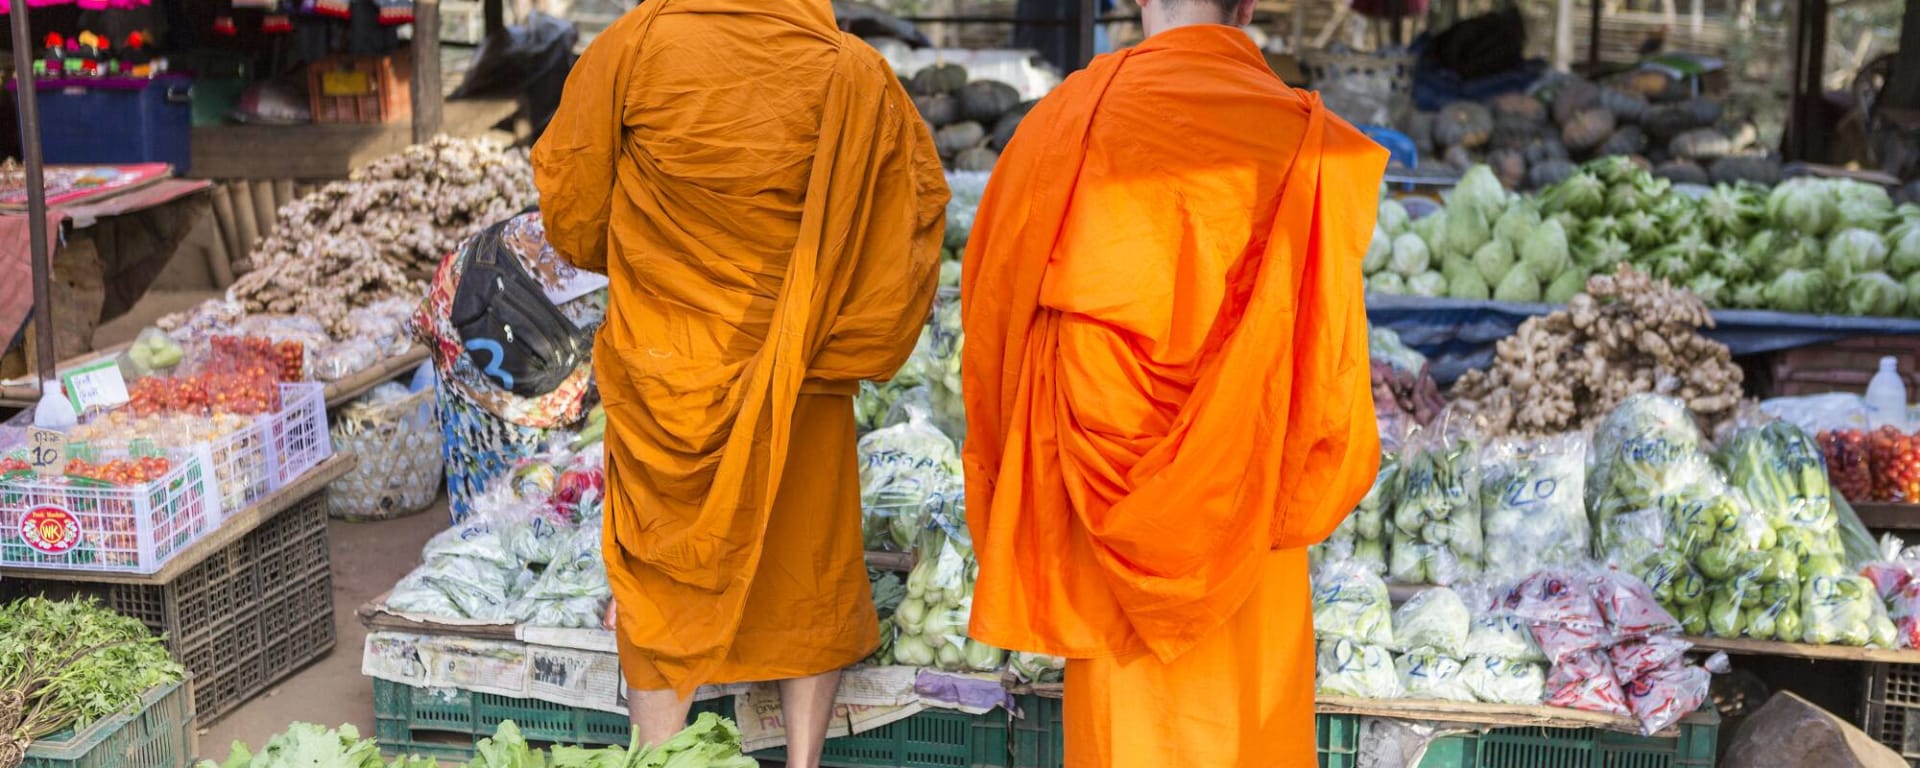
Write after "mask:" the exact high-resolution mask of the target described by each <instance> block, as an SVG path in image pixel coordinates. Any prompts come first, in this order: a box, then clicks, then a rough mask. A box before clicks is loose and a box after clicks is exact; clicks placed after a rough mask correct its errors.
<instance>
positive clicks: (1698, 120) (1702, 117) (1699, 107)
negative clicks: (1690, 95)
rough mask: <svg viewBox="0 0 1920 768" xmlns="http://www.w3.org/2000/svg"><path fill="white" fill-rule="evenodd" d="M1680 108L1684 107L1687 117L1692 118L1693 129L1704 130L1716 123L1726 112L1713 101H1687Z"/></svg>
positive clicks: (1718, 103)
mask: <svg viewBox="0 0 1920 768" xmlns="http://www.w3.org/2000/svg"><path fill="white" fill-rule="evenodd" d="M1680 106H1681V107H1684V108H1685V109H1686V110H1687V115H1688V116H1689V117H1691V118H1693V126H1694V127H1695V128H1705V127H1707V126H1709V125H1713V124H1714V123H1718V122H1720V116H1721V115H1722V114H1725V113H1726V110H1725V109H1724V108H1722V107H1721V106H1720V102H1717V101H1714V100H1713V99H1688V100H1686V101H1685V102H1682V103H1681V105H1680Z"/></svg>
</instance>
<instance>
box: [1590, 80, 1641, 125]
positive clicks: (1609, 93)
mask: <svg viewBox="0 0 1920 768" xmlns="http://www.w3.org/2000/svg"><path fill="white" fill-rule="evenodd" d="M1600 108H1601V109H1604V110H1606V111H1608V112H1612V113H1613V121H1614V122H1616V123H1637V122H1640V118H1642V117H1644V116H1646V114H1647V97H1645V96H1641V95H1640V94H1637V93H1632V92H1630V91H1623V90H1620V89H1618V88H1602V89H1600Z"/></svg>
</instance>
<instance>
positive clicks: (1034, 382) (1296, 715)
mask: <svg viewBox="0 0 1920 768" xmlns="http://www.w3.org/2000/svg"><path fill="white" fill-rule="evenodd" d="M1385 164H1386V152H1385V151H1384V150H1382V149H1380V148H1379V147H1378V146H1376V145H1374V144H1373V143H1372V142H1371V141H1368V140H1367V139H1366V138H1365V137H1364V136H1363V135H1362V134H1361V133H1360V132H1359V131H1357V130H1356V129H1354V128H1353V127H1352V126H1350V125H1348V124H1346V123H1344V122H1342V121H1340V120H1339V118H1337V117H1334V116H1333V115H1332V114H1331V113H1330V112H1328V111H1327V109H1326V108H1325V107H1323V106H1322V105H1321V104H1320V101H1319V98H1318V97H1317V96H1315V95H1314V94H1311V93H1307V92H1303V91H1295V90H1293V89H1290V88H1288V87H1286V86H1285V85H1283V84H1282V83H1281V82H1280V80H1279V79H1278V78H1277V77H1275V76H1274V74H1273V72H1272V71H1271V70H1270V69H1268V67H1267V65H1266V63H1265V61H1264V59H1263V57H1262V56H1261V54H1260V52H1259V51H1258V50H1257V49H1256V48H1255V47H1254V46H1253V44H1252V43H1251V42H1250V41H1249V40H1248V39H1247V37H1246V35H1245V34H1243V33H1241V32H1240V31H1238V30H1235V29H1230V28H1227V27H1214V26H1207V27H1186V28H1179V29H1175V30H1171V31H1168V32H1165V33H1162V34H1159V35H1156V36H1154V37H1152V38H1150V39H1148V40H1147V41H1146V42H1144V43H1142V44H1141V45H1139V46H1138V47H1136V48H1133V49H1131V50H1127V51H1122V52H1120V53H1116V54H1112V55H1109V56H1105V57H1102V58H1100V59H1096V60H1095V61H1094V63H1093V64H1092V65H1091V66H1090V67H1089V68H1088V69H1087V70H1085V71H1083V72H1080V73H1078V74H1076V75H1074V76H1073V77H1071V78H1069V79H1068V80H1067V82H1066V83H1065V84H1063V85H1062V86H1061V87H1060V88H1059V89H1058V90H1056V91H1054V92H1053V93H1052V94H1051V95H1049V96H1048V97H1047V98H1046V99H1045V100H1043V101H1042V102H1041V103H1040V104H1039V105H1038V106H1037V107H1035V109H1034V110H1033V112H1032V113H1031V114H1029V115H1028V117H1027V118H1026V121H1025V122H1023V123H1022V125H1021V129H1020V132H1019V135H1018V136H1017V137H1016V138H1015V139H1014V140H1013V142H1012V144H1011V145H1010V146H1009V147H1008V148H1007V151H1006V153H1005V154H1004V155H1003V156H1002V157H1001V158H1000V161H999V163H998V165H996V167H995V169H994V175H993V179H992V182H991V183H990V185H989V186H988V189H987V193H986V196H985V198H984V199H983V200H982V202H981V206H980V211H979V214H978V216H977V218H976V219H975V222H974V228H973V232H972V238H971V242H970V243H969V248H968V251H967V254H966V258H965V259H964V260H963V262H962V264H963V270H964V274H963V277H962V287H961V297H962V300H963V302H964V307H963V316H962V320H963V323H964V326H965V331H966V347H965V349H964V351H963V353H962V354H963V360H962V364H963V376H964V383H965V399H966V409H967V445H966V448H965V459H966V471H967V503H968V517H969V522H970V524H971V526H972V529H973V535H974V543H975V547H976V551H977V552H978V556H979V561H980V575H979V581H978V583H977V585H976V587H975V593H974V603H973V619H972V631H973V636H974V637H975V638H977V639H979V640H981V641H983V642H987V643H991V644H993V645H997V646H1001V647H1006V648H1013V649H1020V650H1028V651H1038V652H1045V653H1051V654H1055V655H1059V656H1064V657H1067V658H1068V659H1069V660H1070V661H1069V666H1068V672H1067V686H1068V687H1067V702H1066V707H1067V709H1066V717H1067V720H1066V725H1067V728H1068V737H1067V745H1066V746H1067V753H1066V756H1067V762H1068V765H1072V766H1110V765H1111V766H1174V765H1179V766H1208V767H1212V766H1311V765H1313V764H1314V760H1315V758H1314V739H1313V731H1312V729H1313V714H1312V713H1313V660H1314V648H1313V629H1312V613H1311V610H1310V609H1309V606H1308V586H1307V573H1306V553H1305V549H1304V548H1305V547H1306V546H1308V545H1309V544H1312V543H1315V542H1317V541H1319V540H1321V539H1323V538H1325V536H1326V535H1327V534H1328V533H1329V532H1331V531H1332V529H1333V528H1334V527H1335V526H1336V525H1337V524H1338V523H1339V521H1340V520H1341V518H1342V517H1344V516H1345V515H1346V513H1347V512H1348V511H1350V510H1351V509H1352V508H1353V506H1354V505H1355V504H1356V503H1357V502H1358V501H1359V499H1360V498H1361V496H1362V495H1364V494H1365V492H1366V490H1367V487H1368V486H1369V484H1370V483H1371V481H1372V478H1373V476H1374V473H1375V471H1376V470H1377V468H1378V466H1377V465H1378V460H1379V458H1378V453H1379V438H1378V435H1377V434H1376V433H1375V427H1374V410H1373V400H1372V394H1371V390H1370V386H1369V367H1368V365H1367V335H1366V330H1367V328H1366V315H1365V307H1364V306H1363V304H1362V298H1361V294H1362V288H1361V272H1360V260H1361V257H1362V255H1363V254H1364V252H1365V250H1366V246H1367V243H1368V240H1369V238H1370V235H1371V233H1372V229H1373V223H1374V215H1375V211H1376V205H1375V196H1376V194H1377V190H1378V188H1379V184H1380V178H1381V173H1382V172H1383V169H1384V167H1385Z"/></svg>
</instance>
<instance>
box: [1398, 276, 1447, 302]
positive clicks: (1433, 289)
mask: <svg viewBox="0 0 1920 768" xmlns="http://www.w3.org/2000/svg"><path fill="white" fill-rule="evenodd" d="M1407 293H1411V294H1413V295H1415V296H1425V297H1427V298H1438V297H1440V296H1445V295H1446V294H1447V279H1446V278H1445V277H1442V276H1441V275H1440V273H1438V272H1422V273H1420V274H1417V275H1414V276H1413V277H1412V278H1411V279H1409V280H1407Z"/></svg>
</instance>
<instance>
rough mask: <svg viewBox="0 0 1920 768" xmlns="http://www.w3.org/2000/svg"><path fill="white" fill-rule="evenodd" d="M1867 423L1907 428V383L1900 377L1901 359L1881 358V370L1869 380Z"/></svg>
mask: <svg viewBox="0 0 1920 768" xmlns="http://www.w3.org/2000/svg"><path fill="white" fill-rule="evenodd" d="M1866 400H1867V423H1868V424H1869V425H1870V426H1872V427H1873V428H1874V429H1879V428H1880V427H1883V426H1888V425H1891V426H1893V427H1895V428H1897V429H1899V430H1901V431H1905V430H1906V429H1907V383H1906V382H1905V381H1902V380H1901V379H1900V361H1899V360H1897V359H1895V358H1892V357H1883V358H1880V372H1879V373H1876V374H1874V375H1873V380H1872V381H1869V382H1867V398H1866Z"/></svg>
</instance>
